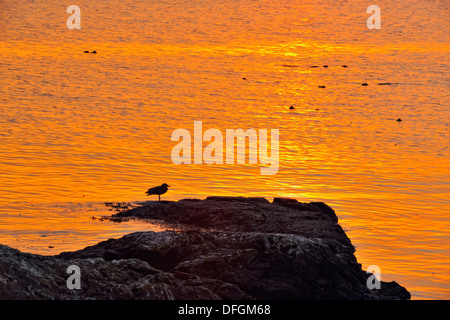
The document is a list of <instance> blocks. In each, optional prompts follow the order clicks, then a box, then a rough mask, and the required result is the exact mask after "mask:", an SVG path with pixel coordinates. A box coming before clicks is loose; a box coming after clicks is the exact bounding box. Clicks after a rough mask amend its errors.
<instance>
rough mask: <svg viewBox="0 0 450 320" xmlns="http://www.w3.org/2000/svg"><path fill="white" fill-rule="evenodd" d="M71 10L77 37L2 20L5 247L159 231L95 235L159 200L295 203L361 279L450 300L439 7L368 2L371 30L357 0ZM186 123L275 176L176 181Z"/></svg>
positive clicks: (17, 10) (44, 23)
mask: <svg viewBox="0 0 450 320" xmlns="http://www.w3.org/2000/svg"><path fill="white" fill-rule="evenodd" d="M76 4H77V5H78V6H79V7H80V9H81V29H80V30H69V29H68V28H67V26H66V20H67V18H68V17H69V14H67V13H66V9H67V6H68V5H69V4H67V5H66V4H62V3H61V2H60V1H56V0H50V1H43V0H34V1H26V0H14V1H12V0H4V1H2V2H1V3H0V30H1V34H0V71H1V75H0V142H1V148H0V243H1V244H5V245H8V246H11V247H14V248H18V249H20V250H22V251H26V252H32V253H39V254H45V255H51V254H57V253H59V252H61V251H67V250H78V249H81V248H83V247H85V246H87V245H92V244H95V243H97V242H99V241H101V240H104V239H107V238H110V237H120V236H122V235H123V234H126V233H129V232H133V231H138V230H153V231H161V230H164V227H162V226H158V225H154V224H148V223H142V222H138V221H129V222H127V223H123V224H115V223H112V222H108V221H101V220H99V219H92V217H99V216H100V215H104V214H110V212H109V211H108V210H107V208H106V207H105V205H104V202H136V201H142V200H146V199H147V198H146V197H145V195H144V192H145V190H147V188H148V187H151V186H156V185H160V184H162V183H163V182H166V183H168V184H169V185H171V188H170V191H169V192H168V193H167V194H165V195H163V196H162V197H163V199H166V200H179V199H183V198H194V197H195V198H205V197H206V196H209V195H240V196H259V197H266V198H268V199H269V200H272V198H273V197H292V198H296V199H298V200H299V201H324V202H326V203H327V204H329V205H330V206H332V207H333V208H334V209H335V210H336V212H337V215H338V217H339V220H340V224H341V225H342V226H343V228H344V229H345V231H346V232H347V234H348V236H349V238H350V239H351V240H352V243H353V244H354V245H355V247H356V256H357V259H358V261H359V262H360V263H361V264H362V265H363V268H367V266H369V265H378V266H379V267H380V269H381V278H382V280H384V281H392V280H395V281H397V282H398V283H400V284H401V285H403V286H405V287H406V288H407V289H408V290H409V291H410V292H411V293H412V298H413V299H444V298H447V299H448V298H450V275H449V274H450V273H449V270H450V248H449V244H450V241H449V240H450V239H449V238H450V237H449V235H450V218H449V213H450V161H449V155H450V148H449V120H450V111H449V75H448V63H449V51H450V46H449V35H448V30H449V23H448V16H449V2H448V1H445V0H442V1H439V0H436V1H425V0H422V1H412V0H411V1H408V0H407V1H401V3H400V2H399V1H393V0H380V1H377V3H376V4H377V5H378V6H379V7H380V8H381V17H382V20H381V21H382V24H381V29H379V30H369V29H368V28H367V25H366V20H367V18H368V17H369V14H367V13H366V9H367V7H368V4H367V2H366V1H360V0H355V1H344V0H337V1H331V0H322V1H312V0H304V1H290V0H289V1H288V0H281V1H273V0H272V1H267V0H262V1H252V0H235V1H230V0H218V1H207V0H200V1H195V2H192V1H187V0H177V1H175V0H166V1H146V0H134V1H131V0H121V1H117V0H112V1H95V2H94V1H86V0H79V1H77V3H76ZM85 50H89V51H93V50H95V51H96V52H97V54H91V53H89V54H87V53H84V51H85ZM324 65H326V66H328V67H324ZM311 66H317V67H316V68H313V67H311ZM343 66H347V67H343ZM362 83H367V84H368V85H367V86H362ZM379 83H392V84H391V85H379ZM319 86H325V88H319ZM290 106H293V107H294V109H290V108H289V107H290ZM398 118H401V119H402V120H403V121H396V120H397V119H398ZM194 121H202V124H203V131H205V130H207V129H211V128H214V129H218V130H219V131H221V132H222V133H224V134H225V132H226V129H239V128H241V129H244V130H247V129H250V128H253V129H268V130H269V131H270V129H278V130H279V133H280V139H279V170H278V172H277V173H276V174H275V175H261V172H260V167H261V163H258V164H248V163H247V164H226V163H224V164H213V165H207V164H204V163H203V164H181V165H176V164H174V163H173V162H172V159H171V151H172V148H173V147H174V146H175V145H176V142H173V141H171V135H172V132H173V131H174V130H176V129H179V128H182V129H187V130H189V131H190V132H191V134H193V130H194ZM207 144H208V142H204V144H203V145H204V146H206V145H207ZM151 199H156V198H154V197H153V198H151Z"/></svg>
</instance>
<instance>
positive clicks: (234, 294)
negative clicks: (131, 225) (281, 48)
mask: <svg viewBox="0 0 450 320" xmlns="http://www.w3.org/2000/svg"><path fill="white" fill-rule="evenodd" d="M131 217H136V218H141V219H157V220H162V221H164V222H165V223H171V224H173V226H175V227H176V229H177V230H178V231H165V232H157V233H156V232H136V233H131V234H128V235H125V236H124V237H122V238H119V239H109V240H107V241H103V242H100V243H98V244H97V245H94V246H90V247H86V248H85V249H82V250H79V251H75V252H64V253H61V254H59V255H57V256H53V257H46V256H39V255H33V254H28V253H21V252H20V251H18V250H15V249H12V248H9V247H6V246H0V258H1V259H0V270H1V271H0V298H2V299H237V300H242V299H249V300H252V299H409V298H410V294H409V293H408V291H407V290H406V289H405V288H403V287H402V286H400V285H398V284H397V283H396V282H390V283H387V282H382V283H381V289H372V290H370V289H368V288H367V279H368V277H369V276H370V275H369V274H368V273H366V272H365V271H363V270H362V269H361V265H360V264H358V262H357V261H356V258H355V256H354V251H355V249H354V247H353V245H352V244H351V241H350V239H348V237H347V236H346V234H345V232H344V231H343V230H342V228H341V227H340V226H339V224H338V218H337V216H336V214H335V212H334V211H333V209H332V208H330V207H329V206H327V205H326V204H324V203H317V202H316V203H315V202H312V203H300V202H298V201H296V200H294V199H284V198H275V199H274V201H273V203H270V202H269V201H267V200H266V199H263V198H243V197H209V198H207V199H205V200H195V199H191V200H180V201H177V202H171V201H162V202H145V203H143V204H142V205H141V206H139V207H136V208H133V209H131V210H126V211H123V212H119V213H117V214H115V215H113V216H111V217H109V219H112V220H114V221H120V220H126V219H129V218H131ZM69 265H77V266H79V267H80V271H81V289H68V288H67V286H66V280H67V278H68V277H69V276H70V274H68V273H66V269H67V267H68V266H69Z"/></svg>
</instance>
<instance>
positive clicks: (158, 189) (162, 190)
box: [146, 183, 170, 201]
mask: <svg viewBox="0 0 450 320" xmlns="http://www.w3.org/2000/svg"><path fill="white" fill-rule="evenodd" d="M167 187H170V186H169V185H168V184H167V183H163V184H162V185H160V186H158V187H154V188H150V189H148V190H147V192H146V194H147V195H148V196H151V195H152V194H157V195H158V197H159V201H161V195H162V194H164V193H166V192H167V190H168V188H167Z"/></svg>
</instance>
